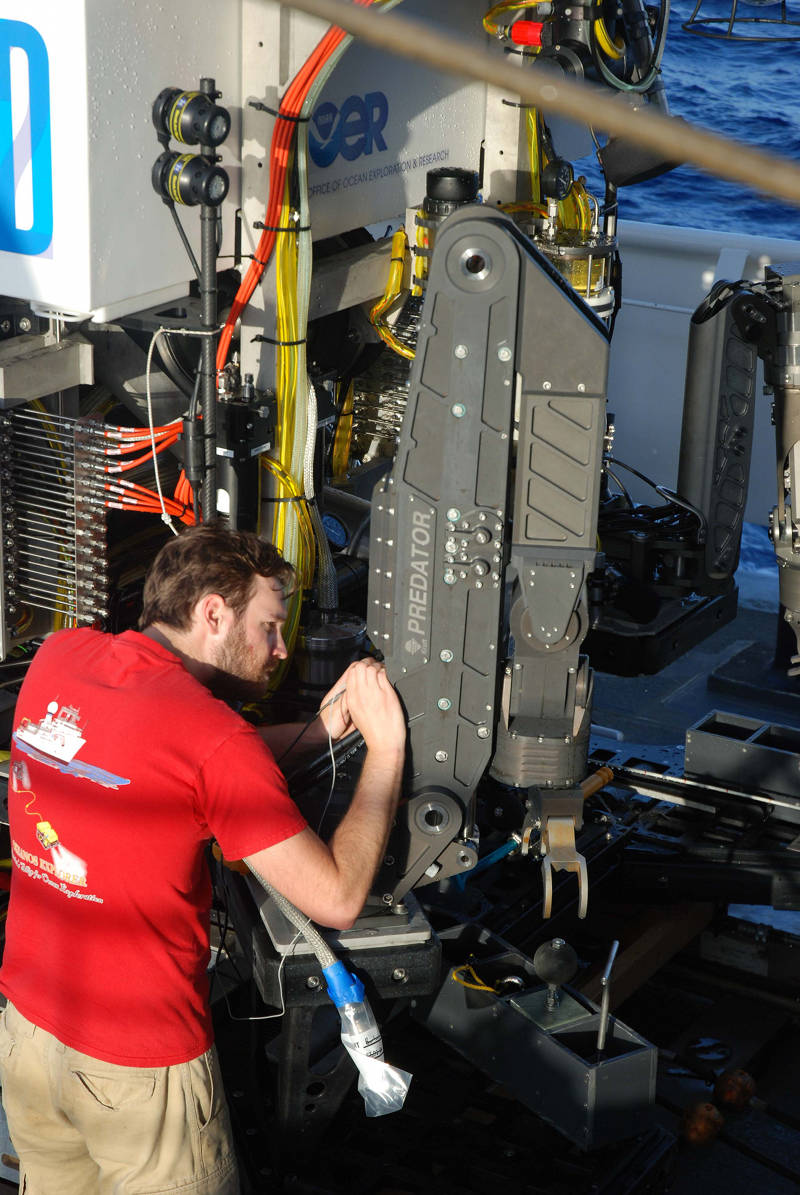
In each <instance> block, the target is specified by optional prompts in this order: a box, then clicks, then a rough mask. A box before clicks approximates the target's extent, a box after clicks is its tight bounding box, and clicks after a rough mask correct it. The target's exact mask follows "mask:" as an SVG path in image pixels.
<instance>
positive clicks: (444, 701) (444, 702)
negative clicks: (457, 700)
mask: <svg viewBox="0 0 800 1195" xmlns="http://www.w3.org/2000/svg"><path fill="white" fill-rule="evenodd" d="M436 704H437V706H438V707H439V709H440V710H442V711H443V712H446V711H447V710H449V709H450V707H451V706H452V704H453V703H452V701H451V700H450V698H449V697H440V698H439V700H438V701H437V702H436Z"/></svg>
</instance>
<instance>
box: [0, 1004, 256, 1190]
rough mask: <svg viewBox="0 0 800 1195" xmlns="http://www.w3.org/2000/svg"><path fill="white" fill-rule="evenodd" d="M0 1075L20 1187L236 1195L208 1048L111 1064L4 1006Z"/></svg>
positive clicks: (223, 1108) (223, 1110)
mask: <svg viewBox="0 0 800 1195" xmlns="http://www.w3.org/2000/svg"><path fill="white" fill-rule="evenodd" d="M0 1083H2V1088H3V1106H4V1107H5V1111H6V1116H7V1118H8V1128H9V1132H10V1134H11V1140H12V1142H13V1143H14V1147H15V1149H16V1151H17V1153H18V1154H19V1159H20V1192H21V1195H22V1193H23V1192H24V1193H25V1195H159V1193H160V1192H170V1191H174V1192H178V1193H179V1195H238V1192H239V1178H238V1173H237V1168H236V1158H235V1155H234V1152H233V1144H232V1141H231V1132H230V1121H229V1117H228V1108H227V1105H226V1103H225V1096H224V1092H223V1089H222V1076H221V1074H220V1069H219V1063H218V1061H217V1056H216V1052H215V1050H214V1049H213V1048H212V1049H211V1050H209V1052H208V1053H207V1054H203V1055H202V1056H201V1057H200V1058H195V1059H193V1060H192V1061H191V1062H185V1063H183V1064H181V1065H180V1066H166V1067H153V1068H148V1067H133V1066H116V1065H114V1064H113V1063H110V1062H98V1061H97V1060H96V1059H95V1058H91V1057H89V1055H87V1054H81V1053H79V1051H77V1050H72V1049H70V1048H69V1047H68V1046H65V1045H63V1044H62V1043H61V1042H60V1041H58V1039H57V1038H55V1037H53V1035H52V1034H51V1033H47V1032H46V1031H45V1030H43V1029H39V1028H38V1027H37V1026H36V1025H33V1024H32V1023H31V1022H30V1021H28V1020H26V1018H25V1017H23V1016H22V1015H21V1013H19V1012H18V1011H17V1009H15V1008H14V1007H13V1005H11V1004H9V1005H8V1007H7V1008H6V1010H5V1012H4V1013H3V1015H2V1019H0Z"/></svg>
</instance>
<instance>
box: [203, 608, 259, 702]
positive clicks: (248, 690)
mask: <svg viewBox="0 0 800 1195" xmlns="http://www.w3.org/2000/svg"><path fill="white" fill-rule="evenodd" d="M214 668H215V669H216V671H215V674H214V677H213V679H212V681H211V684H210V686H209V687H210V689H211V691H212V692H213V693H214V694H215V695H216V696H217V697H221V698H222V699H223V700H225V701H257V700H258V699H259V698H260V697H263V696H264V694H265V693H266V691H267V685H268V683H269V677H270V673H272V672H273V671H274V668H275V663H274V662H270V661H267V662H265V663H264V664H263V665H262V666H261V667H257V666H256V664H255V662H254V660H253V656H252V652H251V651H250V650H249V649H248V647H247V641H246V636H245V629H244V622H243V620H241V619H239V620H238V621H237V622H235V623H234V624H233V626H232V627H231V629H230V631H229V632H228V636H227V638H226V639H225V641H224V643H222V644H221V645H220V646H219V648H218V649H217V652H216V657H215V659H214Z"/></svg>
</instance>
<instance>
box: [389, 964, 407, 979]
mask: <svg viewBox="0 0 800 1195" xmlns="http://www.w3.org/2000/svg"><path fill="white" fill-rule="evenodd" d="M392 979H393V980H394V982H395V983H407V982H408V971H406V969H405V967H395V969H394V971H392Z"/></svg>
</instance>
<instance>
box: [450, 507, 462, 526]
mask: <svg viewBox="0 0 800 1195" xmlns="http://www.w3.org/2000/svg"><path fill="white" fill-rule="evenodd" d="M447 517H448V519H449V520H450V522H451V523H457V522H458V520H459V519H460V518H461V511H460V510H459V509H458V507H457V506H451V507H450V509H449V510H448V512H447Z"/></svg>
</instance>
